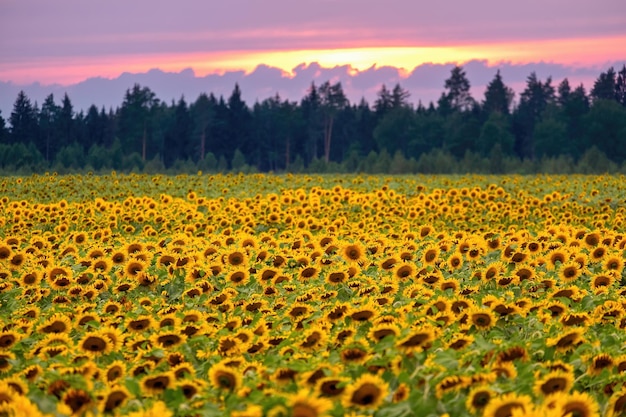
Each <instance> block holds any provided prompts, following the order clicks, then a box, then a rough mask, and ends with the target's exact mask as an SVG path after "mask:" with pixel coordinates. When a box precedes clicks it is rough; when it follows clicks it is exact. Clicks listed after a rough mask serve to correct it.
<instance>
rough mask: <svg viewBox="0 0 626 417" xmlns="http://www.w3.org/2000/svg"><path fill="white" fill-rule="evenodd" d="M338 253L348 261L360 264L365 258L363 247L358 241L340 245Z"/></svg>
mask: <svg viewBox="0 0 626 417" xmlns="http://www.w3.org/2000/svg"><path fill="white" fill-rule="evenodd" d="M339 253H340V254H341V256H342V257H343V258H344V259H345V260H346V261H348V262H357V263H359V264H361V265H362V264H364V263H365V261H366V260H367V257H366V253H365V248H364V247H363V245H362V244H361V243H359V242H356V243H350V244H347V245H344V246H342V247H341V248H340V252H339Z"/></svg>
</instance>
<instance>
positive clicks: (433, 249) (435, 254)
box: [421, 244, 440, 266]
mask: <svg viewBox="0 0 626 417" xmlns="http://www.w3.org/2000/svg"><path fill="white" fill-rule="evenodd" d="M439 253H440V249H439V246H437V245H433V244H431V245H428V246H426V247H425V248H424V250H423V252H422V257H421V261H422V264H424V265H431V266H434V265H435V264H436V263H437V262H438V261H439Z"/></svg>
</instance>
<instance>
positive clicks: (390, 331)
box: [368, 323, 400, 342]
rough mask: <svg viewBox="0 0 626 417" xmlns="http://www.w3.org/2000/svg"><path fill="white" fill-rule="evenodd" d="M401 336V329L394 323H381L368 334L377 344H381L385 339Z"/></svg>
mask: <svg viewBox="0 0 626 417" xmlns="http://www.w3.org/2000/svg"><path fill="white" fill-rule="evenodd" d="M399 334H400V328H399V327H398V325H396V324H394V323H380V324H376V325H374V326H372V327H371V328H370V330H369V332H368V337H369V338H370V339H372V340H375V341H376V342H380V341H381V340H382V339H384V338H385V337H388V336H391V337H396V336H398V335H399Z"/></svg>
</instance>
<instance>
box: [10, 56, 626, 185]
mask: <svg viewBox="0 0 626 417" xmlns="http://www.w3.org/2000/svg"><path fill="white" fill-rule="evenodd" d="M443 87H444V90H443V92H442V93H441V96H440V98H439V99H438V100H437V102H430V103H428V104H427V105H425V104H423V103H421V102H418V104H417V105H414V104H412V103H411V101H410V100H409V99H410V97H411V93H410V91H407V90H405V89H404V88H402V86H401V85H399V84H396V85H395V86H393V87H387V86H385V85H383V86H382V87H381V88H380V91H378V93H377V98H376V100H375V101H374V103H373V104H372V105H370V104H369V103H368V102H366V101H365V100H363V99H362V100H361V101H360V102H358V103H350V101H349V100H348V99H347V97H346V95H345V94H344V91H343V88H342V86H341V84H340V83H335V84H333V83H331V82H328V81H327V82H324V83H322V84H320V85H315V83H312V84H311V86H310V88H309V89H308V91H307V92H306V95H305V96H304V97H303V98H302V99H301V100H300V102H296V101H289V100H284V99H282V98H281V97H280V96H279V95H275V96H273V97H269V98H266V99H264V100H263V101H260V102H259V101H257V102H255V103H254V104H252V105H251V106H250V105H248V104H247V103H246V102H245V101H243V100H242V97H241V90H240V88H239V86H238V85H235V86H234V88H233V91H232V93H231V95H230V96H229V97H228V98H224V97H223V96H220V97H216V96H215V95H214V94H212V93H202V94H200V95H199V96H198V97H197V98H196V99H195V101H193V102H188V101H187V100H186V99H185V97H181V98H180V99H179V100H178V101H172V102H170V103H167V102H164V101H162V100H160V99H159V98H158V97H156V95H155V93H154V92H153V91H151V90H150V88H149V87H147V86H141V85H138V84H135V85H134V86H133V87H132V88H129V89H128V90H126V92H125V94H124V97H123V101H122V103H121V105H120V106H119V107H117V108H110V109H108V110H107V109H105V108H98V107H97V106H96V105H95V104H94V105H91V106H90V107H89V108H88V109H87V110H86V112H85V111H82V110H81V111H76V110H75V109H74V107H73V105H72V102H71V99H70V97H68V95H67V94H65V96H64V97H63V98H62V99H61V100H60V102H57V101H56V98H55V97H54V96H53V95H52V94H50V95H48V97H47V98H46V99H45V100H44V102H43V103H41V104H38V103H33V102H32V101H31V100H30V99H29V98H28V97H27V96H26V94H25V93H24V92H23V91H21V92H20V93H19V94H18V96H17V98H16V100H15V103H14V106H13V111H12V112H11V114H10V115H8V117H7V118H6V119H5V117H3V115H2V114H0V173H2V174H5V175H12V174H22V175H23V174H30V173H43V172H50V171H54V172H58V173H68V172H95V173H99V172H106V171H111V170H116V171H121V172H147V173H157V172H162V173H192V172H197V171H203V172H244V173H246V172H277V173H280V172H316V173H325V172H362V173H390V174H408V173H426V174H437V173H445V174H464V173H485V174H503V173H519V174H533V173H557V174H563V173H583V174H584V173H605V172H608V173H618V172H621V173H626V65H625V66H624V67H623V68H622V69H621V70H620V71H619V72H617V71H616V70H615V69H614V68H612V67H611V68H609V69H608V70H607V71H605V72H602V73H601V74H600V75H599V76H598V78H597V79H596V80H595V82H594V84H593V86H592V88H591V90H590V91H589V92H587V91H586V90H585V88H584V86H583V85H578V86H573V85H570V83H569V81H568V80H567V78H566V79H564V80H563V81H561V82H560V83H559V84H558V85H553V81H552V79H551V78H550V77H548V78H547V79H545V80H541V79H539V78H538V77H537V75H536V74H535V73H534V72H533V73H531V74H530V75H529V76H528V77H527V80H526V85H525V88H524V90H523V91H522V92H521V94H519V97H515V93H514V92H513V90H512V89H511V88H510V87H509V86H507V85H506V84H505V82H504V80H503V79H502V77H501V75H500V72H499V71H498V72H496V74H495V75H494V77H493V79H492V80H491V82H490V83H489V84H488V86H487V87H486V89H485V93H484V96H483V97H480V98H474V97H472V95H471V93H470V87H471V86H470V82H469V80H468V78H467V76H466V74H465V71H464V70H463V67H462V66H456V67H454V68H453V69H452V70H451V73H450V75H449V78H447V79H446V81H445V84H444V86H443Z"/></svg>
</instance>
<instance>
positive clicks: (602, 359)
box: [587, 353, 615, 375]
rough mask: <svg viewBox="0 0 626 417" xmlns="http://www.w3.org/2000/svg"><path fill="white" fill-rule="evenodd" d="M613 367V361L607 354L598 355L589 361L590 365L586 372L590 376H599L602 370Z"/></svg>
mask: <svg viewBox="0 0 626 417" xmlns="http://www.w3.org/2000/svg"><path fill="white" fill-rule="evenodd" d="M614 365H615V361H614V360H613V358H612V357H611V355H609V354H608V353H600V354H598V355H595V356H594V357H593V358H592V359H591V364H590V365H589V368H588V369H587V371H588V372H589V373H590V374H591V375H599V374H600V373H602V371H603V370H604V369H611V368H612V367H613V366H614Z"/></svg>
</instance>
